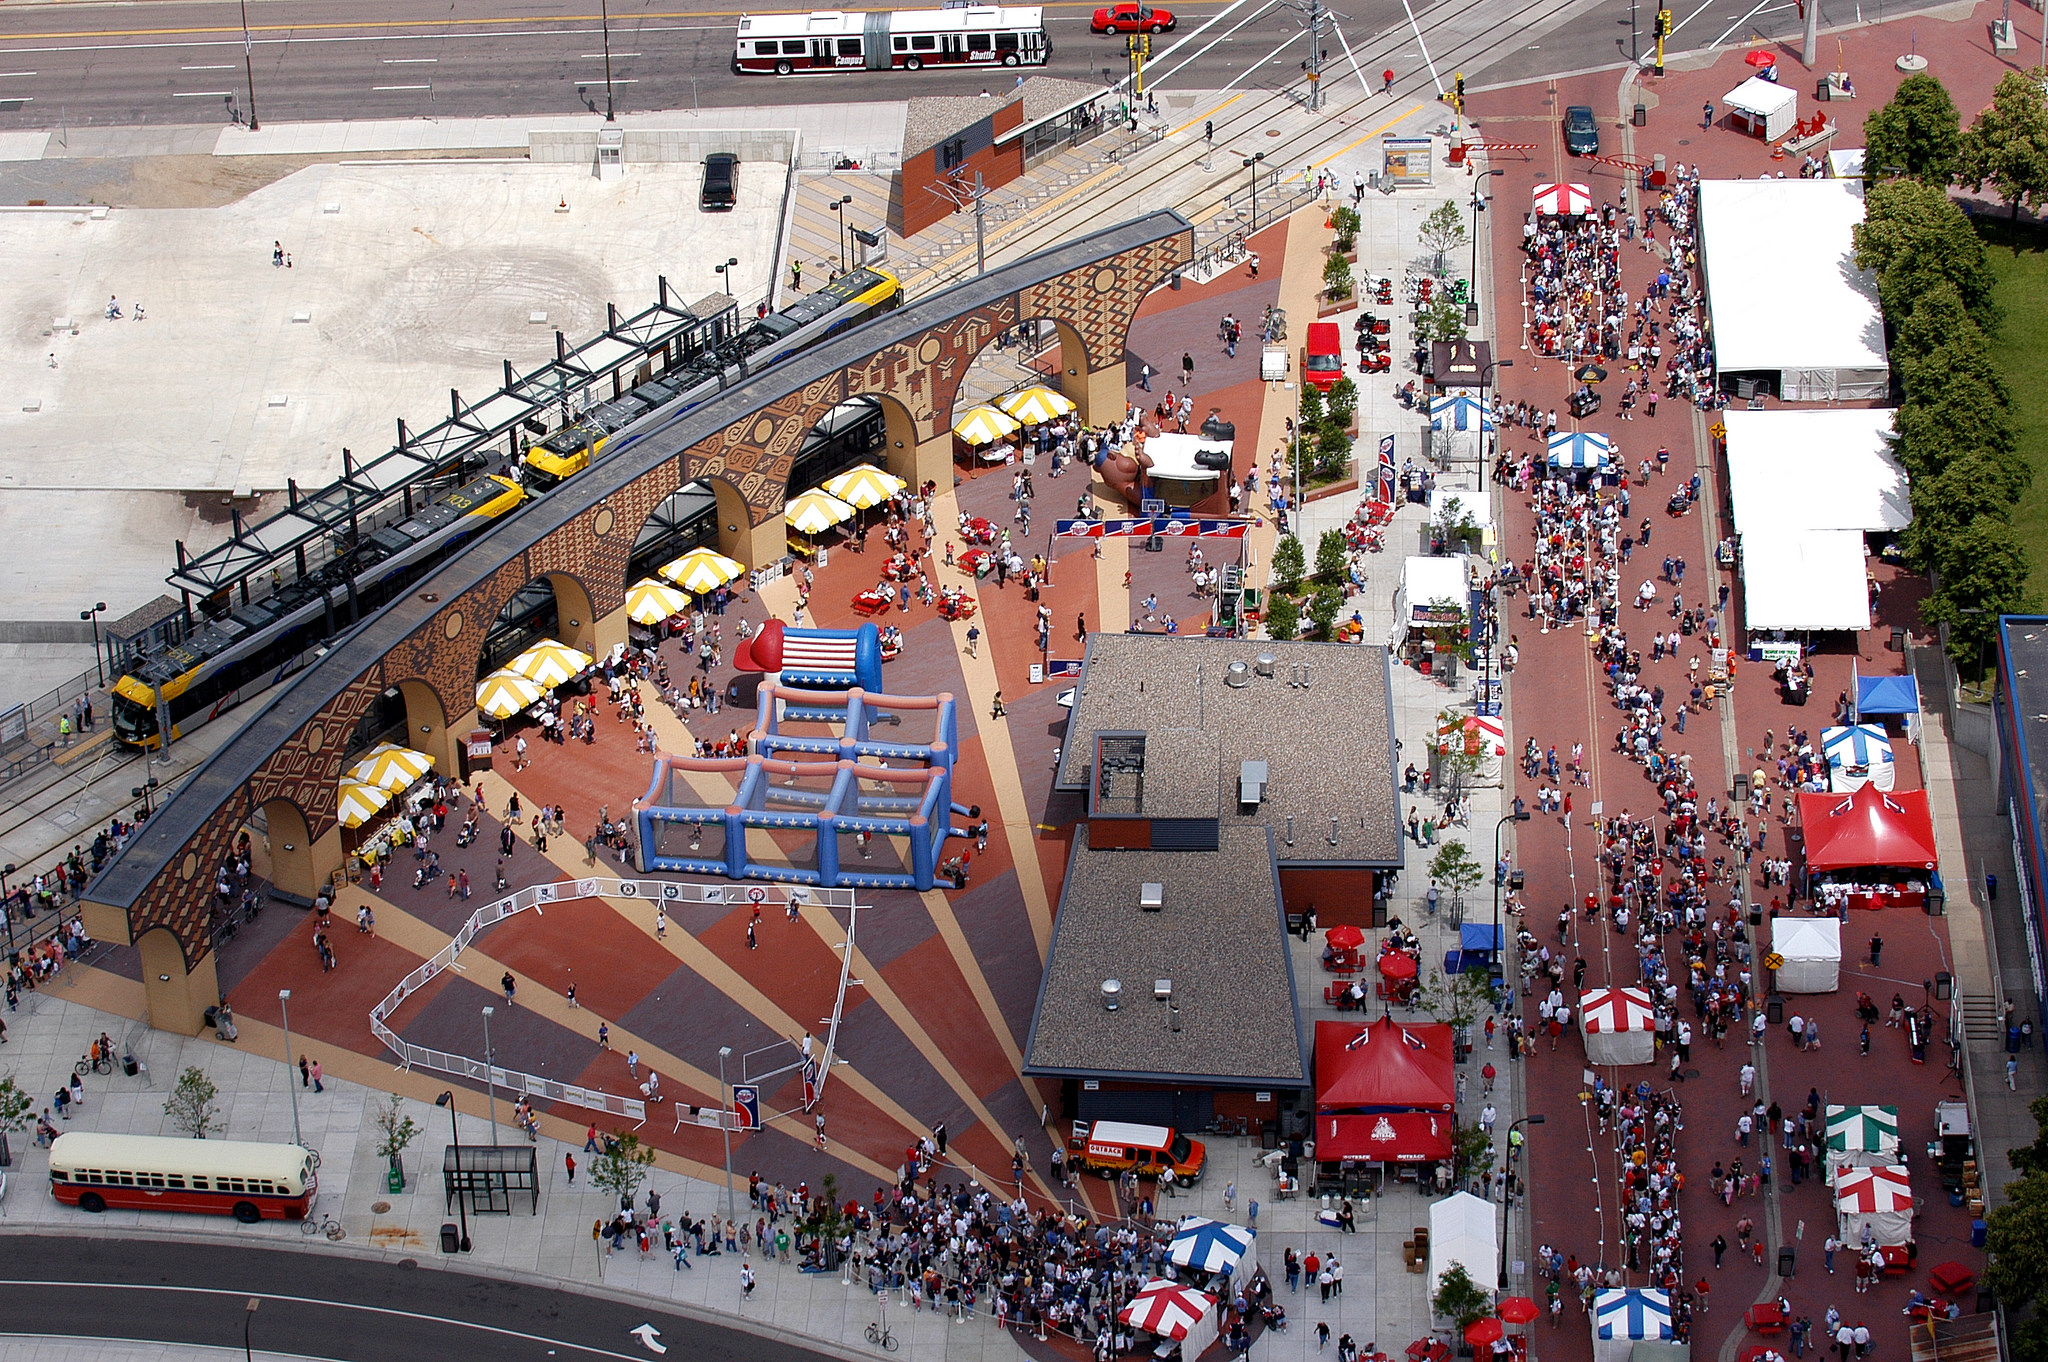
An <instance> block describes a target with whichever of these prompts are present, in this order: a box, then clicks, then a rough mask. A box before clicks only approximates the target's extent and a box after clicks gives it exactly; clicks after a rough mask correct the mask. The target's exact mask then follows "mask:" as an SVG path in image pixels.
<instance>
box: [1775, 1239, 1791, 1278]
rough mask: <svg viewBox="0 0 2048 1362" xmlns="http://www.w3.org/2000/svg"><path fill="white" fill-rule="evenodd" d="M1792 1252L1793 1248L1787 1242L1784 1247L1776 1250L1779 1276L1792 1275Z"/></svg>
mask: <svg viewBox="0 0 2048 1362" xmlns="http://www.w3.org/2000/svg"><path fill="white" fill-rule="evenodd" d="M1794 1253H1795V1250H1794V1249H1793V1247H1792V1246H1791V1245H1790V1244H1787V1245H1785V1247H1783V1248H1781V1249H1779V1250H1778V1275H1779V1276H1780V1277H1789V1276H1791V1275H1792V1260H1793V1256H1794Z"/></svg>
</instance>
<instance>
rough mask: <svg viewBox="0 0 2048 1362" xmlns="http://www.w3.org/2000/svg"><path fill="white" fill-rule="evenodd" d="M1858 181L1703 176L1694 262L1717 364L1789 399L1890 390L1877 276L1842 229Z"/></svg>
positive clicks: (1857, 218)
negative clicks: (1701, 273)
mask: <svg viewBox="0 0 2048 1362" xmlns="http://www.w3.org/2000/svg"><path fill="white" fill-rule="evenodd" d="M1861 221H1863V182H1862V181H1861V180H1829V179H1820V180H1797V179H1783V180H1778V179H1769V180H1705V181H1702V182H1701V184H1700V242H1701V255H1702V258H1703V259H1704V260H1705V262H1706V276H1707V310H1708V313H1709V315H1710V317H1711V319H1712V323H1713V329H1712V333H1711V334H1712V335H1713V338H1714V364H1715V367H1716V368H1717V369H1718V370H1719V371H1720V373H1721V375H1722V377H1723V378H1724V379H1726V378H1727V377H1729V376H1731V375H1736V376H1740V375H1756V376H1761V377H1764V378H1766V379H1768V380H1769V382H1770V384H1771V386H1773V387H1774V388H1775V389H1776V390H1777V394H1778V396H1779V397H1781V398H1783V399H1784V400H1785V401H1787V402H1830V401H1834V400H1836V399H1841V398H1855V399H1867V398H1882V397H1883V396H1885V394H1886V392H1888V391H1889V384H1890V373H1891V370H1890V366H1889V364H1888V362H1887V360H1886V359H1885V349H1884V317H1883V314H1882V313H1881V312H1880V311H1879V310H1878V303H1877V279H1876V276H1875V275H1873V274H1872V273H1871V271H1869V270H1864V269H1858V268H1857V267H1856V262H1855V260H1854V258H1853V257H1854V246H1853V244H1852V243H1851V241H1850V233H1851V231H1852V230H1853V229H1854V228H1855V226H1856V224H1857V223H1859V222H1861Z"/></svg>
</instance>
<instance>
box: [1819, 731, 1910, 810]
mask: <svg viewBox="0 0 2048 1362" xmlns="http://www.w3.org/2000/svg"><path fill="white" fill-rule="evenodd" d="M1820 746H1821V751H1822V752H1823V753H1825V754H1826V755H1827V759H1828V788H1829V789H1831V790H1833V791H1834V792H1835V793H1836V794H1854V793H1855V792H1856V791H1858V790H1860V789H1862V788H1863V787H1864V786H1865V785H1875V786H1876V787H1877V788H1878V789H1880V790H1889V789H1891V788H1892V786H1893V785H1894V784H1895V783H1896V782H1897V780H1898V777H1899V772H1898V767H1897V765H1896V763H1895V761H1894V759H1893V757H1892V743H1891V739H1890V738H1887V737H1886V736H1885V734H1884V730H1883V729H1881V728H1879V727H1878V726H1877V725H1876V724H1851V725H1849V726H1848V727H1847V728H1826V729H1822V730H1821V735H1820Z"/></svg>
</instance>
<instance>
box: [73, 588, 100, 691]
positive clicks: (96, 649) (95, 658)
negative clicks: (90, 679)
mask: <svg viewBox="0 0 2048 1362" xmlns="http://www.w3.org/2000/svg"><path fill="white" fill-rule="evenodd" d="M106 608H107V603H106V602H105V601H100V602H99V603H98V604H96V605H94V606H93V608H92V609H90V610H81V611H79V612H78V618H80V619H82V620H90V621H91V622H92V666H93V673H94V674H95V675H96V676H98V677H99V679H100V684H101V685H102V686H104V685H106V684H107V659H106V653H105V652H104V651H102V650H101V648H100V615H101V614H102V613H104V612H105V610H106Z"/></svg>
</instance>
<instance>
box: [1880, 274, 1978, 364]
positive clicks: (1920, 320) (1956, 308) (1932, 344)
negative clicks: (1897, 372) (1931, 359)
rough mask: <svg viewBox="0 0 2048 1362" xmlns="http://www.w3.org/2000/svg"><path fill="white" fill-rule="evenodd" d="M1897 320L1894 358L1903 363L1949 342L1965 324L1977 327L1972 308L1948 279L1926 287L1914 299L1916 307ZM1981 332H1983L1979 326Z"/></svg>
mask: <svg viewBox="0 0 2048 1362" xmlns="http://www.w3.org/2000/svg"><path fill="white" fill-rule="evenodd" d="M1894 320H1895V323H1896V324H1895V326H1894V328H1893V330H1894V332H1895V334H1896V340H1895V341H1894V342H1893V345H1892V361H1893V362H1894V363H1895V364H1899V365H1901V366H1902V367H1903V366H1904V365H1905V364H1906V363H1908V362H1910V361H1912V360H1915V359H1918V358H1919V357H1920V356H1922V355H1925V354H1927V353H1928V352H1929V351H1931V350H1933V349H1935V348H1936V347H1937V346H1940V345H1944V344H1946V343H1947V342H1948V341H1949V339H1950V338H1951V337H1952V336H1954V335H1955V334H1956V333H1957V332H1958V331H1960V330H1961V329H1962V328H1963V327H1965V326H1968V327H1970V328H1971V329H1972V330H1977V323H1976V321H1975V320H1973V319H1972V318H1971V316H1970V310H1969V309H1968V308H1966V307H1964V306H1963V299H1962V295H1961V294H1959V293H1957V292H1956V290H1955V285H1953V284H1951V283H1949V282H1948V281H1947V280H1943V281H1942V282H1940V283H1938V284H1936V285H1934V286H1933V287H1932V288H1929V289H1925V290H1923V291H1922V292H1921V294H1920V296H1919V297H1917V298H1915V299H1913V310H1912V311H1911V312H1909V313H1907V314H1906V316H1905V317H1904V318H1900V319H1894ZM1978 334H1979V335H1982V334H1983V332H1982V331H1981V330H1980V331H1978Z"/></svg>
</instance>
